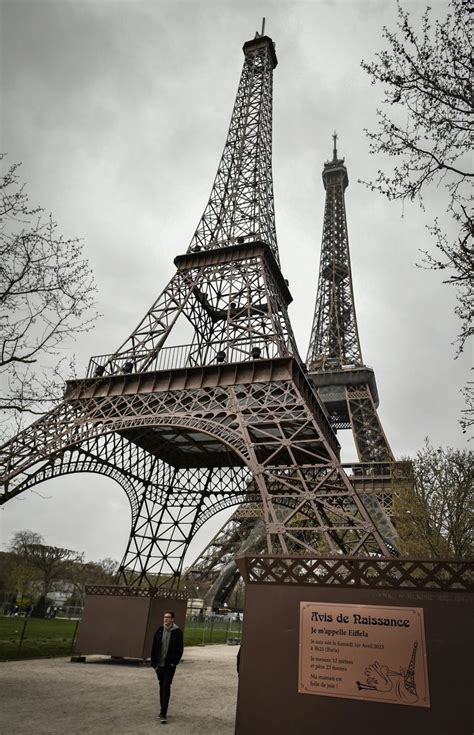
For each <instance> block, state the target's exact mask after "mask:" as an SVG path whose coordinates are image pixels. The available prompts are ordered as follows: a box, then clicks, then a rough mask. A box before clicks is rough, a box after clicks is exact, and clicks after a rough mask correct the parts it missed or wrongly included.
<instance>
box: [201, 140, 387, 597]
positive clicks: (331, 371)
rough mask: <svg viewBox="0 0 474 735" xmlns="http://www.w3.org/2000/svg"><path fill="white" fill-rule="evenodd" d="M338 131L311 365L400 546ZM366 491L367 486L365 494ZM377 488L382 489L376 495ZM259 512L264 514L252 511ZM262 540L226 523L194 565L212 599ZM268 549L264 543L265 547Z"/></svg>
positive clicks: (359, 483) (381, 524) (224, 593)
mask: <svg viewBox="0 0 474 735" xmlns="http://www.w3.org/2000/svg"><path fill="white" fill-rule="evenodd" d="M336 138H337V136H336V134H334V148H333V157H332V161H329V162H327V163H326V164H325V166H324V169H323V183H324V187H325V190H326V201H325V208H324V222H323V236H322V247H321V258H320V269H319V279H318V289H317V296H316V307H315V312H314V319H313V325H312V330H311V338H310V344H309V350H308V358H307V365H308V369H309V375H310V377H311V379H312V380H313V382H314V384H315V385H316V386H317V390H318V393H319V396H320V398H321V399H322V401H323V402H324V404H325V405H326V408H327V410H328V412H329V416H330V420H331V423H332V426H333V427H334V428H335V429H352V432H353V436H354V440H355V444H356V447H357V451H358V455H359V459H360V464H359V465H353V466H352V467H351V470H352V473H351V482H352V484H353V485H354V486H356V487H358V489H359V492H360V497H361V498H362V500H363V502H364V505H365V506H366V508H367V509H368V510H369V512H370V513H371V516H372V518H374V520H375V521H376V522H377V526H378V528H379V530H380V531H381V533H382V535H383V537H384V539H385V541H386V542H387V544H388V545H389V546H390V548H391V549H392V550H395V549H396V545H397V537H396V533H395V531H394V529H393V527H392V526H391V524H390V522H389V521H388V519H387V517H386V514H388V515H390V514H391V509H392V495H391V474H392V463H393V461H394V457H393V454H392V451H391V449H390V446H389V444H388V441H387V439H386V436H385V434H384V432H383V429H382V426H381V423H380V420H379V417H378V414H377V405H378V393H377V387H376V383H375V376H374V372H373V370H372V369H371V368H368V367H367V366H365V365H364V364H363V359H362V352H361V348H360V340H359V331H358V326H357V318H356V311H355V303H354V293H353V287H352V271H351V262H350V252H349V237H348V228H347V217H346V208H345V190H346V188H347V186H348V184H349V178H348V175H347V169H346V167H345V165H344V160H343V159H339V158H338V155H337V148H336ZM367 490H368V491H369V492H367ZM375 493H376V494H375ZM254 513H255V514H256V516H257V517H258V516H259V515H260V517H261V510H260V514H259V513H258V511H257V510H256V511H254ZM257 529H260V541H261V540H262V538H263V534H262V533H261V524H260V523H259V522H258V521H254V524H253V526H251V527H249V521H248V519H247V517H245V516H243V515H242V514H241V513H240V510H237V511H235V513H234V514H233V515H232V516H231V517H230V518H229V519H228V521H226V523H225V524H224V525H223V527H222V528H221V529H220V531H219V532H218V533H217V535H216V537H215V538H214V539H213V540H212V541H211V543H210V544H209V545H208V546H207V547H206V549H205V550H204V552H203V553H202V554H201V555H200V556H199V557H198V558H197V559H196V560H195V561H194V563H193V564H192V565H191V566H190V569H189V574H190V575H192V576H193V578H194V579H195V580H200V579H205V580H209V579H211V580H213V585H212V587H211V590H210V593H209V595H208V600H206V601H207V602H209V604H210V605H212V606H214V607H219V606H222V604H223V603H224V602H225V600H226V599H227V598H228V595H229V593H230V592H231V591H232V587H231V584H232V582H233V583H234V584H235V582H236V581H237V579H238V571H237V565H236V564H235V562H234V563H232V562H231V559H235V557H236V556H237V555H241V554H243V553H245V551H246V550H247V546H246V541H245V538H246V536H247V535H251V536H252V537H253V538H254V539H255V538H257V537H258V536H259V534H258V533H257ZM262 551H263V549H262Z"/></svg>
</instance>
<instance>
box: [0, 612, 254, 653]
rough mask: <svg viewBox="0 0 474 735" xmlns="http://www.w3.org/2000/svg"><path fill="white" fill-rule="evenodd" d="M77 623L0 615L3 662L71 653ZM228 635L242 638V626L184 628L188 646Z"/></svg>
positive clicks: (220, 623) (223, 640) (193, 625)
mask: <svg viewBox="0 0 474 735" xmlns="http://www.w3.org/2000/svg"><path fill="white" fill-rule="evenodd" d="M25 620H26V627H25V629H24V626H25ZM76 626H77V620H67V619H65V618H54V619H53V620H40V619H36V618H8V617H0V661H12V660H14V659H25V658H46V657H48V656H49V657H52V656H69V655H70V654H71V653H72V641H73V637H74V633H75V631H76ZM23 629H24V636H23V640H22V641H21V647H20V640H21V637H22V632H23ZM229 637H231V638H234V639H235V638H240V626H238V625H235V624H233V625H232V626H229V623H228V622H226V621H223V620H219V621H216V622H215V623H214V624H213V625H212V626H211V625H210V624H209V623H205V624H203V623H188V624H187V625H186V627H185V629H184V645H185V646H200V645H203V644H205V645H209V644H213V643H226V642H227V639H228V638H229Z"/></svg>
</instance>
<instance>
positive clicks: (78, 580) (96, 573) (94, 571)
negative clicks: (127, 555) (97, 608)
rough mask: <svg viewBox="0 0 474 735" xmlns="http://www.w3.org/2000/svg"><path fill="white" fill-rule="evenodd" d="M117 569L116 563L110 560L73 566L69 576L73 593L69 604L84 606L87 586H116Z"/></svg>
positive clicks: (117, 564)
mask: <svg viewBox="0 0 474 735" xmlns="http://www.w3.org/2000/svg"><path fill="white" fill-rule="evenodd" d="M118 568H119V563H118V561H115V559H110V558H106V559H101V560H100V561H97V562H94V561H90V562H86V563H85V564H82V563H80V564H75V565H74V569H73V573H72V575H71V582H72V585H73V587H74V593H73V595H71V598H70V599H71V602H70V604H74V605H81V606H82V605H84V599H85V595H86V586H87V585H93V584H96V585H109V584H117V570H118Z"/></svg>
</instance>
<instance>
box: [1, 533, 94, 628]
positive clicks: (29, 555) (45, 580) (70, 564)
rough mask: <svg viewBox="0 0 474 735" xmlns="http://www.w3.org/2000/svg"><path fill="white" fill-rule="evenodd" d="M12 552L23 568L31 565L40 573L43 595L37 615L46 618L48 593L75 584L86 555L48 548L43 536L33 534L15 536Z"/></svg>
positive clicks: (39, 578) (38, 578) (11, 547)
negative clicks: (75, 573) (67, 583)
mask: <svg viewBox="0 0 474 735" xmlns="http://www.w3.org/2000/svg"><path fill="white" fill-rule="evenodd" d="M10 550H11V551H12V552H13V553H14V554H15V556H16V558H17V559H18V561H19V562H20V563H21V564H23V565H27V566H28V567H29V568H30V569H31V570H32V571H33V572H34V573H36V580H37V581H38V583H39V584H40V589H41V592H40V598H39V600H38V601H37V603H36V605H35V609H34V611H33V615H34V616H35V617H44V614H45V610H46V597H47V595H48V593H49V592H52V591H53V590H54V587H55V585H56V584H57V583H58V582H61V583H63V582H65V581H70V580H71V578H72V577H73V576H74V568H75V567H76V565H78V564H82V562H83V560H84V555H83V554H81V553H79V552H77V551H72V550H71V549H62V548H60V547H57V546H47V545H46V544H44V543H43V538H42V536H40V535H39V534H37V533H34V532H32V531H19V532H18V533H15V534H14V536H13V538H12V541H11V544H10Z"/></svg>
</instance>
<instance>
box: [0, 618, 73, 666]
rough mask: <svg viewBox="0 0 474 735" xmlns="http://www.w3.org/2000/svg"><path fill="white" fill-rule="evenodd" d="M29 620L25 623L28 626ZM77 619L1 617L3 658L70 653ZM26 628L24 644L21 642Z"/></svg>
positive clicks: (1, 655)
mask: <svg viewBox="0 0 474 735" xmlns="http://www.w3.org/2000/svg"><path fill="white" fill-rule="evenodd" d="M25 621H26V627H24V626H25ZM76 625H77V620H67V619H62V618H59V619H58V618H54V619H53V620H40V619H36V618H6V617H0V661H6V660H11V659H20V658H41V657H43V656H67V655H69V654H70V653H71V648H72V640H73V636H74V632H75V630H76ZM23 629H24V636H23V640H22V641H21V648H20V650H19V644H20V640H21V636H22V633H23Z"/></svg>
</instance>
